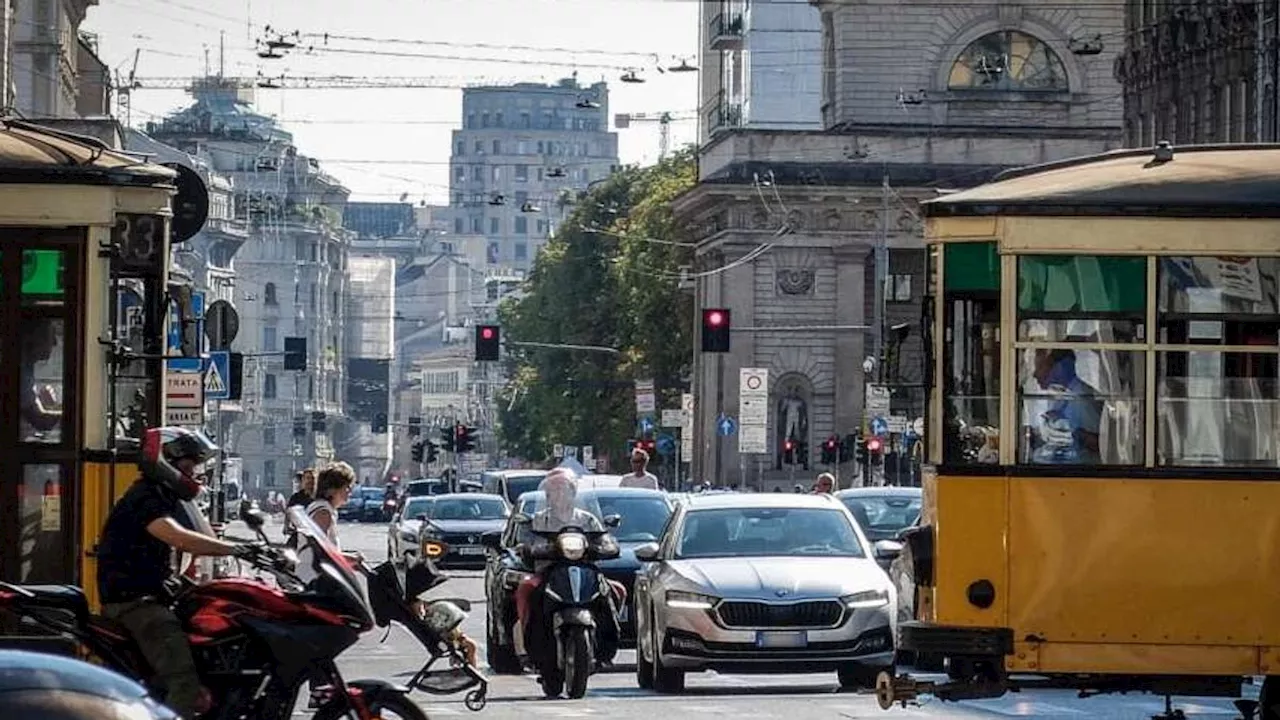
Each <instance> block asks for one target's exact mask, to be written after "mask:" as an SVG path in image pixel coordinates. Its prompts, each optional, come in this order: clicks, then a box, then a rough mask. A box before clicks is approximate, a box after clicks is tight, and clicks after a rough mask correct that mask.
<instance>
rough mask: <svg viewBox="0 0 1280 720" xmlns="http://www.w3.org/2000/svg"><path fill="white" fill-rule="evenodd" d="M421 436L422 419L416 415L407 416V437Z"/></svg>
mask: <svg viewBox="0 0 1280 720" xmlns="http://www.w3.org/2000/svg"><path fill="white" fill-rule="evenodd" d="M421 435H422V418H420V417H418V416H417V415H410V416H409V437H419V436H421Z"/></svg>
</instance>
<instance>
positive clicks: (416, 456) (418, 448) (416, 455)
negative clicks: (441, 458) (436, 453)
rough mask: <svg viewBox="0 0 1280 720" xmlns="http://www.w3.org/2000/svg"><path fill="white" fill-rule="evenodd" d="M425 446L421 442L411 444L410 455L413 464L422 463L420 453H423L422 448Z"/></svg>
mask: <svg viewBox="0 0 1280 720" xmlns="http://www.w3.org/2000/svg"><path fill="white" fill-rule="evenodd" d="M425 445H426V443H425V442H423V441H421V440H419V441H418V442H416V443H414V444H413V449H412V450H411V451H410V455H411V456H412V457H413V461H414V462H416V463H420V462H422V451H423V446H425Z"/></svg>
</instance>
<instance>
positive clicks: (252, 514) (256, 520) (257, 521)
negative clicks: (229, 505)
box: [241, 510, 267, 530]
mask: <svg viewBox="0 0 1280 720" xmlns="http://www.w3.org/2000/svg"><path fill="white" fill-rule="evenodd" d="M241 519H242V520H244V524H245V525H248V526H249V529H250V530H261V529H262V526H263V525H266V524H267V516H266V514H265V513H263V512H262V511H261V510H250V511H249V512H247V513H241Z"/></svg>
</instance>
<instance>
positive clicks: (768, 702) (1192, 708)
mask: <svg viewBox="0 0 1280 720" xmlns="http://www.w3.org/2000/svg"><path fill="white" fill-rule="evenodd" d="M275 522H277V523H278V520H276V521H275ZM236 525H237V527H233V528H232V532H233V533H234V534H235V535H240V536H242V537H243V536H244V533H246V532H247V531H246V530H245V529H244V528H243V526H239V524H238V523H237V524H236ZM386 533H387V526H386V524H385V523H350V522H343V523H342V524H341V526H340V535H341V539H342V545H343V548H344V549H347V550H359V551H360V552H362V553H364V554H365V556H366V557H367V558H369V560H370V561H372V562H374V563H377V562H381V561H382V560H383V559H384V558H385V556H386V545H387V542H386ZM268 534H269V535H270V536H271V537H272V538H273V539H276V538H278V537H279V535H280V532H279V527H278V524H277V525H275V526H273V527H271V528H269V529H268ZM450 574H451V575H452V576H453V579H451V580H450V581H449V582H447V583H445V584H444V585H442V586H441V587H439V588H437V589H436V590H435V591H433V592H432V595H434V596H437V597H461V598H465V599H467V600H470V601H471V603H472V605H473V610H472V613H471V616H470V617H469V618H468V620H467V622H466V624H465V625H464V629H465V632H466V633H467V634H468V635H469V636H470V637H472V638H474V639H476V641H477V642H478V643H480V653H481V656H480V657H481V663H480V664H481V667H482V668H483V669H484V670H485V671H486V672H489V671H488V665H487V663H486V662H485V659H484V602H485V598H484V587H483V583H482V579H481V578H482V573H481V572H476V571H451V573H450ZM384 635H386V632H385V631H381V630H379V631H375V632H373V633H370V634H368V635H367V636H365V637H364V638H362V639H361V641H360V642H359V643H358V644H357V645H355V646H354V647H352V648H351V649H350V650H348V651H347V652H346V653H345V654H344V655H343V656H342V657H341V658H340V659H339V665H340V666H341V667H342V669H343V671H344V673H345V674H346V676H347V677H349V678H361V677H376V678H383V679H386V680H390V681H393V682H396V681H398V682H402V683H403V682H405V681H407V680H408V679H409V678H410V677H411V676H412V675H413V673H414V672H415V671H416V670H417V668H418V666H419V665H420V664H421V662H422V659H423V657H424V653H423V651H422V649H421V648H420V646H418V644H417V641H416V640H414V639H413V638H412V637H411V636H410V635H409V634H408V633H406V632H404V631H403V630H401V629H399V628H393V629H392V630H391V632H390V634H389V635H386V639H385V642H383V638H384ZM634 657H635V656H634V653H631V652H626V651H624V652H623V653H621V654H620V656H619V658H618V660H619V664H618V666H617V668H616V670H614V671H612V672H608V673H604V674H600V675H595V676H593V677H592V678H591V684H590V689H589V690H588V692H587V697H586V698H584V699H582V700H545V699H543V698H542V693H541V691H540V689H539V687H538V685H537V683H536V682H535V679H534V677H533V676H532V675H524V676H505V675H491V678H490V681H491V682H490V686H489V704H488V706H487V707H486V708H485V709H484V710H483V711H481V712H479V713H472V712H470V711H468V710H467V709H466V707H464V706H463V704H462V697H461V695H452V696H444V697H433V696H429V695H426V694H424V693H421V692H417V693H415V694H414V698H415V700H417V701H418V702H419V704H420V705H421V706H422V707H423V708H424V709H425V710H426V711H427V713H428V715H430V716H431V717H432V718H454V717H458V718H461V717H466V716H475V717H476V720H515V719H517V718H521V719H527V718H542V717H545V718H606V717H607V718H609V720H654V718H659V717H665V718H680V719H681V720H707V719H710V718H721V717H723V718H734V719H735V720H765V719H767V718H786V719H787V720H819V719H821V720H832V719H850V718H878V719H881V720H893V719H894V718H904V719H908V718H922V717H929V718H988V719H991V718H1001V717H1036V718H1089V717H1093V718H1114V719H1116V720H1145V719H1146V718H1151V717H1152V716H1155V715H1158V714H1160V713H1162V712H1163V710H1164V701H1163V699H1161V698H1157V697H1151V696H1142V695H1138V696H1111V697H1095V698H1090V699H1079V698H1077V697H1076V696H1075V695H1074V694H1073V693H1071V692H1069V691H1058V690H1037V691H1028V692H1023V693H1016V694H1010V695H1007V696H1005V697H1003V698H999V699H995V700H974V701H965V702H959V703H945V704H944V703H942V702H939V701H936V700H932V699H930V698H925V699H923V700H922V704H921V705H920V706H919V707H909V708H906V709H902V708H896V709H894V710H890V711H883V710H880V708H879V706H877V705H876V702H875V698H874V697H871V696H869V695H863V694H858V693H851V692H840V691H839V689H838V687H837V685H836V679H835V675H834V674H822V675H781V676H758V675H755V676H751V675H717V674H714V673H707V674H701V675H698V674H694V675H689V677H688V689H687V690H686V692H685V693H684V694H682V695H678V696H669V695H658V694H657V693H654V692H651V691H646V690H640V689H639V688H638V687H637V686H636V681H635V665H634V664H633V663H634ZM1246 690H1252V688H1246ZM1250 695H1251V696H1253V697H1256V690H1253V692H1251V693H1250ZM1175 707H1176V708H1179V709H1181V710H1182V711H1183V712H1184V713H1186V716H1187V717H1191V718H1212V719H1213V720H1227V719H1229V718H1236V717H1239V716H1240V713H1239V712H1237V711H1236V709H1235V708H1234V706H1233V705H1232V703H1231V701H1230V700H1225V699H1218V698H1180V699H1178V701H1177V702H1175ZM306 715H307V713H305V712H299V713H298V716H299V717H305V716H306Z"/></svg>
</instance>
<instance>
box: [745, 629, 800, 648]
mask: <svg viewBox="0 0 1280 720" xmlns="http://www.w3.org/2000/svg"><path fill="white" fill-rule="evenodd" d="M808 645H809V633H806V632H760V633H756V647H761V648H802V647H807V646H808Z"/></svg>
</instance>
